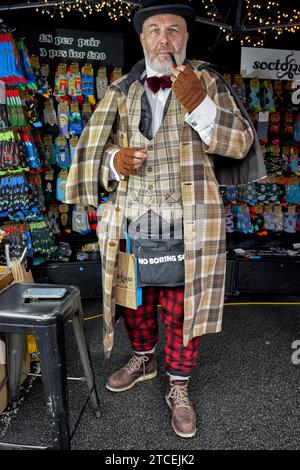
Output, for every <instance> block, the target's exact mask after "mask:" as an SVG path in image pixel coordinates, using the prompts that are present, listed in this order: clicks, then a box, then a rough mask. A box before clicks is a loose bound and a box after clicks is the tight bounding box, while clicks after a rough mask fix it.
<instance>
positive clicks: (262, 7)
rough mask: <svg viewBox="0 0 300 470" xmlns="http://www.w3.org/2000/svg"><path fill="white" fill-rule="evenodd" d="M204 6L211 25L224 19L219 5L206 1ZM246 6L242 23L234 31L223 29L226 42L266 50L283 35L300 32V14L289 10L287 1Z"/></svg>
mask: <svg viewBox="0 0 300 470" xmlns="http://www.w3.org/2000/svg"><path fill="white" fill-rule="evenodd" d="M202 4H203V5H204V9H205V12H206V14H207V16H208V17H209V18H210V19H211V21H212V22H215V21H217V20H218V21H219V18H220V16H221V15H220V13H219V11H218V8H217V7H216V5H215V1H214V0H202ZM242 4H243V7H244V10H245V11H244V12H243V15H242V16H241V21H242V22H241V23H240V24H236V25H235V27H232V30H231V31H228V28H226V27H222V26H220V30H221V31H222V32H223V33H224V34H225V40H226V41H234V40H239V42H240V45H241V46H245V45H247V46H249V45H251V46H254V47H256V46H263V45H264V44H265V42H266V39H267V38H269V39H270V38H272V39H278V38H279V37H280V36H281V35H282V34H283V33H296V32H297V31H299V29H300V10H297V9H295V8H288V2H287V1H286V0H280V1H277V2H276V1H272V0H271V1H270V0H256V1H255V0H254V1H253V0H245V1H243V2H242ZM284 8H285V10H284ZM297 23H298V24H297ZM227 26H228V25H227Z"/></svg>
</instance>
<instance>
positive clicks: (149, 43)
mask: <svg viewBox="0 0 300 470" xmlns="http://www.w3.org/2000/svg"><path fill="white" fill-rule="evenodd" d="M188 37H189V34H188V32H187V27H186V22H185V20H184V19H183V18H182V17H181V16H177V15H170V14H166V15H155V16H151V17H150V18H147V20H146V21H145V22H144V24H143V31H142V33H141V34H140V40H141V44H142V46H143V49H144V54H145V58H146V60H147V62H148V63H149V65H150V66H151V67H152V68H153V69H154V70H155V71H156V72H159V73H163V74H164V75H172V61H171V58H170V54H173V55H174V56H175V59H176V62H177V65H182V64H183V62H184V59H185V57H186V44H187V41H188Z"/></svg>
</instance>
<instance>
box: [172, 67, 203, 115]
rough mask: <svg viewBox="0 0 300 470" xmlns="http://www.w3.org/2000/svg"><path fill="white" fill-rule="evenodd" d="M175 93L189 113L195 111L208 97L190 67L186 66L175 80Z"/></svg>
mask: <svg viewBox="0 0 300 470" xmlns="http://www.w3.org/2000/svg"><path fill="white" fill-rule="evenodd" d="M173 92H174V93H175V95H176V97H177V99H178V100H179V101H180V103H181V104H182V106H184V108H185V109H186V110H187V111H188V112H189V113H191V112H192V111H194V109H196V108H197V106H199V104H200V103H202V101H203V100H204V98H205V97H206V91H205V90H204V88H203V86H202V85H201V82H200V80H199V78H198V77H197V75H196V74H195V73H194V71H193V70H192V69H191V67H190V66H189V65H186V66H185V68H184V70H183V71H182V72H180V74H179V75H178V77H177V79H176V80H175V82H174V84H173Z"/></svg>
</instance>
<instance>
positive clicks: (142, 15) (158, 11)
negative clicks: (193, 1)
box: [133, 4, 196, 34]
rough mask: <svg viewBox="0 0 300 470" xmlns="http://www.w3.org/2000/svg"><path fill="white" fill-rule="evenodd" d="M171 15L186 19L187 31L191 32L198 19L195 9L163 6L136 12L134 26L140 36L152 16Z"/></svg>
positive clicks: (185, 6)
mask: <svg viewBox="0 0 300 470" xmlns="http://www.w3.org/2000/svg"><path fill="white" fill-rule="evenodd" d="M163 14H171V15H178V16H181V17H182V18H184V19H185V21H186V24H187V30H188V31H189V32H190V31H191V29H192V27H193V25H194V23H195V19H196V14H195V11H194V10H193V8H191V7H189V6H188V5H178V4H177V5H176V4H174V5H162V6H155V7H149V8H142V9H140V10H138V11H137V12H136V14H135V15H134V18H133V25H134V27H135V30H136V32H137V33H138V34H140V33H141V32H142V30H143V24H144V21H145V20H146V19H147V18H150V16H155V15H163Z"/></svg>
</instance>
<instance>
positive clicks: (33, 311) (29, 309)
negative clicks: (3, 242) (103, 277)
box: [0, 284, 100, 449]
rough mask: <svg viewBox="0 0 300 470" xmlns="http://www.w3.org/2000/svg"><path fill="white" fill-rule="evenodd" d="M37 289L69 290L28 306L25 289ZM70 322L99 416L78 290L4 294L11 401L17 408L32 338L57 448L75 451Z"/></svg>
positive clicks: (1, 323) (0, 307)
mask: <svg viewBox="0 0 300 470" xmlns="http://www.w3.org/2000/svg"><path fill="white" fill-rule="evenodd" d="M33 287H47V288H55V287H60V288H61V287H65V289H66V293H65V295H64V297H63V298H62V299H55V300H53V299H51V300H50V299H43V300H42V299H39V300H35V301H31V302H27V303H26V302H25V301H24V299H23V298H22V294H23V292H25V290H26V289H28V288H33ZM68 320H72V324H73V328H74V333H75V337H76V342H77V346H78V349H79V353H80V357H81V361H82V366H83V370H84V373H85V380H86V382H87V385H88V389H89V399H91V401H92V404H93V407H94V409H95V411H96V416H97V417H98V418H99V417H100V408H99V399H98V395H97V390H96V386H95V379H94V374H93V371H92V366H91V360H90V353H89V349H88V345H87V342H86V338H85V333H84V327H83V312H82V306H81V300H80V291H79V289H78V288H77V287H74V286H62V285H59V286H58V285H54V284H38V285H37V284H13V285H11V286H9V287H8V288H7V289H5V290H3V291H2V292H0V331H1V332H3V333H6V338H7V362H8V384H9V392H10V403H11V405H12V407H16V406H17V403H18V399H19V391H20V380H21V375H22V362H23V354H24V346H25V335H26V334H33V335H34V336H35V337H36V341H37V346H38V352H39V359H40V366H41V372H42V380H43V386H44V390H45V393H46V399H47V406H48V410H49V412H50V415H51V428H52V438H53V446H52V448H53V449H70V448H71V437H70V425H69V409H68V388H67V372H66V363H65V334H64V324H65V322H66V321H68ZM0 445H2V446H4V445H5V446H9V445H11V446H13V447H23V448H26V447H37V448H42V447H40V446H27V445H24V444H9V443H0ZM43 448H45V449H47V448H49V447H43Z"/></svg>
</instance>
